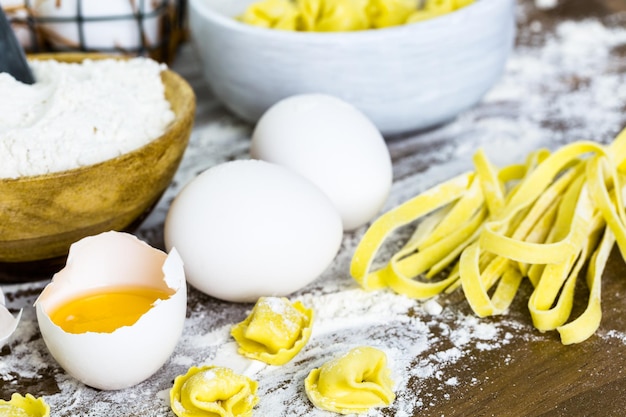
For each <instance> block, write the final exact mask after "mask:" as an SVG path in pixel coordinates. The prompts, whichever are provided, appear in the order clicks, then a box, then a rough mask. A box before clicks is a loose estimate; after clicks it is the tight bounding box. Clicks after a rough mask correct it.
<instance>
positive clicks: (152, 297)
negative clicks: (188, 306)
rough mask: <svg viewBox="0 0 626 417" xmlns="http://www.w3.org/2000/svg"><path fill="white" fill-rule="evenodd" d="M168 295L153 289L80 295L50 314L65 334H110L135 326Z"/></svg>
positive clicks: (104, 291)
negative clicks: (158, 301) (156, 302)
mask: <svg viewBox="0 0 626 417" xmlns="http://www.w3.org/2000/svg"><path fill="white" fill-rule="evenodd" d="M169 296H170V294H169V293H167V292H165V291H163V290H158V289H154V288H144V287H114V288H107V289H99V290H98V292H94V293H87V294H83V295H81V296H80V297H77V298H75V299H73V300H70V301H68V302H66V303H64V304H62V305H60V306H59V307H57V308H56V309H55V310H54V311H52V312H51V313H49V316H50V319H51V320H52V322H53V323H54V324H56V325H57V326H59V327H61V328H62V329H63V330H65V331H66V332H67V333H86V332H97V333H111V332H113V331H115V330H116V329H119V328H120V327H123V326H130V325H132V324H134V323H135V322H136V321H137V320H139V318H140V317H141V316H142V315H143V314H145V313H146V312H147V311H148V310H150V308H152V305H153V304H154V302H155V301H157V300H164V299H167V298H169Z"/></svg>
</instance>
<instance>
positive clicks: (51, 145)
mask: <svg viewBox="0 0 626 417" xmlns="http://www.w3.org/2000/svg"><path fill="white" fill-rule="evenodd" d="M30 65H31V67H32V69H33V72H34V74H35V78H36V80H37V82H36V83H35V84H33V85H26V84H22V83H20V82H18V81H16V80H15V79H14V78H13V77H11V76H10V75H9V74H7V73H0V91H2V94H1V95H0V178H17V177H21V176H32V175H40V174H46V173H51V172H58V171H63V170H67V169H71V168H76V167H79V166H85V165H90V164H94V163H98V162H102V161H105V160H107V159H111V158H114V157H116V156H119V155H121V154H124V153H126V152H129V151H131V150H134V149H136V148H139V147H141V146H142V145H144V144H146V143H148V142H150V141H151V140H153V139H155V138H157V137H159V136H160V135H161V134H163V132H164V131H165V129H166V128H167V126H168V125H169V124H170V123H171V122H172V121H173V120H174V113H173V112H172V110H171V108H170V104H169V102H168V101H167V100H166V99H165V95H164V91H165V88H164V86H163V83H162V81H161V77H160V73H161V71H162V70H164V69H165V67H164V66H163V65H162V64H159V63H157V62H156V61H153V60H150V59H146V58H134V59H130V60H115V59H105V60H86V61H84V62H83V63H81V64H70V63H62V62H58V61H54V60H42V61H39V60H32V61H31V62H30Z"/></svg>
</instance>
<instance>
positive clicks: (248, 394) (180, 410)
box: [170, 366, 259, 417]
mask: <svg viewBox="0 0 626 417" xmlns="http://www.w3.org/2000/svg"><path fill="white" fill-rule="evenodd" d="M257 386H258V384H257V382H256V381H253V380H251V379H250V378H248V377H246V376H243V375H239V374H236V373H235V372H233V371H232V370H231V369H230V368H224V367H219V366H204V367H201V368H198V367H195V366H193V367H191V368H189V371H187V373H186V374H185V375H179V376H177V377H176V379H175V380H174V386H173V387H172V389H171V390H170V406H171V408H172V411H173V412H174V414H176V415H177V416H178V417H234V416H237V417H249V416H251V415H252V410H253V408H254V406H255V405H256V404H257V403H258V401H259V398H258V397H257V395H256V390H257Z"/></svg>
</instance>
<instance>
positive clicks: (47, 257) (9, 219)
mask: <svg viewBox="0 0 626 417" xmlns="http://www.w3.org/2000/svg"><path fill="white" fill-rule="evenodd" d="M104 57H105V56H102V55H96V54H81V53H71V54H67V53H64V54H41V55H34V56H31V57H30V58H31V59H56V60H58V61H64V62H80V61H82V60H84V59H86V58H90V59H102V58H104ZM162 79H163V82H164V84H165V96H166V98H167V99H168V100H169V102H170V104H171V106H172V110H173V111H174V113H175V115H176V117H175V120H174V121H173V122H172V124H171V125H170V127H169V128H168V130H167V131H166V132H165V133H164V134H163V135H162V136H160V137H159V138H157V139H155V140H153V141H152V142H150V143H148V144H147V145H145V146H143V147H141V148H139V149H136V150H134V151H132V152H128V153H126V154H124V155H121V156H119V157H116V158H114V159H109V160H107V161H104V162H101V163H97V164H94V165H89V166H84V167H79V168H75V169H71V170H67V171H61V172H56V173H51V174H46V175H37V176H31V177H22V178H17V179H0V282H9V281H25V280H29V279H28V276H29V275H30V276H31V277H32V276H34V274H36V270H37V268H38V266H39V265H45V264H50V263H52V264H55V263H56V262H55V259H59V258H61V259H63V258H64V257H65V256H66V255H67V252H68V249H69V246H70V245H71V244H72V243H74V242H75V241H77V240H79V239H81V238H83V237H85V236H89V235H94V234H98V233H100V232H104V231H108V230H130V229H132V228H134V227H135V226H137V225H138V224H139V223H140V222H141V221H142V220H143V219H144V218H145V217H146V216H147V214H148V213H149V212H150V211H151V210H152V208H153V207H154V206H155V204H156V203H157V202H158V200H159V198H160V197H161V195H162V194H163V192H164V191H165V189H166V188H167V187H168V186H169V184H170V182H171V180H172V178H173V176H174V173H175V172H176V170H177V169H178V166H179V163H180V161H181V159H182V156H183V154H184V151H185V149H186V147H187V144H188V142H189V136H190V134H191V128H192V125H193V120H194V113H195V95H194V93H193V90H192V89H191V87H190V86H189V84H188V83H187V82H186V81H185V80H184V79H183V78H182V77H180V76H179V75H177V74H176V73H174V72H172V71H170V70H166V71H164V72H163V73H162ZM7 271H8V272H7ZM20 271H22V272H24V271H25V272H24V274H25V275H26V276H23V277H16V276H13V274H17V273H19V272H20ZM2 272H4V273H2ZM30 280H32V279H30Z"/></svg>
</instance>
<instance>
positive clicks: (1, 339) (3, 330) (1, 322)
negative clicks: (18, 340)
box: [0, 288, 22, 347]
mask: <svg viewBox="0 0 626 417" xmlns="http://www.w3.org/2000/svg"><path fill="white" fill-rule="evenodd" d="M21 317H22V310H20V312H19V313H18V314H17V316H15V317H14V316H13V314H11V312H10V311H9V310H8V309H7V308H6V307H5V301H4V293H3V292H2V288H0V347H2V345H4V344H5V343H6V342H7V341H8V340H9V338H10V337H11V335H12V334H13V332H15V329H17V325H18V323H19V322H20V318H21Z"/></svg>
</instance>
